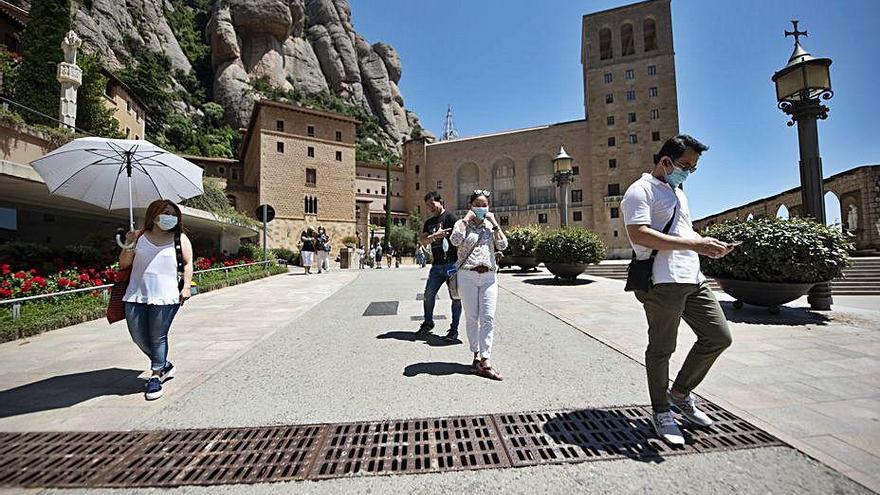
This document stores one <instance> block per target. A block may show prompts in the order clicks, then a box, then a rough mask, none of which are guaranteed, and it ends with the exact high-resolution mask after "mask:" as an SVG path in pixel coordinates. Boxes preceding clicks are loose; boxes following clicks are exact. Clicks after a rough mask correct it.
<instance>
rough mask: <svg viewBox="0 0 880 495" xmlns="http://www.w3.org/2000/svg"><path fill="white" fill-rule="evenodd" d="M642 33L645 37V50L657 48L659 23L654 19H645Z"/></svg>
mask: <svg viewBox="0 0 880 495" xmlns="http://www.w3.org/2000/svg"><path fill="white" fill-rule="evenodd" d="M642 35H643V36H644V39H645V51H646V52H650V51H651V50H656V49H657V23H656V22H655V21H654V19H645V22H643V23H642Z"/></svg>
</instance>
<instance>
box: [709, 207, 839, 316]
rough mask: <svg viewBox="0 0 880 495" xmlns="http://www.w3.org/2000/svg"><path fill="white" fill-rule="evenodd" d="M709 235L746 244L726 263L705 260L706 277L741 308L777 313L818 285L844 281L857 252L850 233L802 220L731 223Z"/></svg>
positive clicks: (720, 226)
mask: <svg viewBox="0 0 880 495" xmlns="http://www.w3.org/2000/svg"><path fill="white" fill-rule="evenodd" d="M703 235H704V236H708V237H714V238H716V239H718V240H720V241H723V242H742V244H741V245H739V246H737V247H735V248H734V249H733V251H732V252H731V253H730V254H728V255H727V256H725V257H723V258H720V259H710V258H705V257H703V258H701V261H702V268H703V273H705V274H706V275H708V276H710V277H713V278H715V280H717V281H718V283H719V284H720V285H721V288H722V289H724V292H727V293H728V294H730V295H731V296H733V297H734V298H736V302H734V307H735V308H737V309H738V308H741V307H742V305H743V303H748V304H752V305H755V306H766V307H768V308H770V312H771V313H774V314H775V313H778V312H779V306H780V305H781V304H785V303H788V302H791V301H794V300H795V299H797V298H799V297H801V296H803V295H804V294H806V293H807V292H809V290H810V288H812V287H813V285H815V284H817V283H819V282H828V281H830V280H832V279H834V278H837V277H839V276H840V275H841V273H842V272H843V269H844V268H846V267H848V266H849V265H850V260H849V253H850V252H851V251H852V250H853V249H854V247H853V244H852V241H851V240H850V237H851V236H850V234H849V233H845V232H843V231H841V230H839V229H837V228H834V227H829V226H827V225H822V224H820V223H817V222H815V221H813V220H811V219H802V218H792V219H788V220H786V219H781V218H762V219H758V220H744V221H734V222H725V223H722V224H717V225H712V226H710V227H708V228H707V229H705V230H704V231H703Z"/></svg>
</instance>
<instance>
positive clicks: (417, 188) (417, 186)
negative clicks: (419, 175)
mask: <svg viewBox="0 0 880 495" xmlns="http://www.w3.org/2000/svg"><path fill="white" fill-rule="evenodd" d="M418 190H419V183H418V182H416V191H418Z"/></svg>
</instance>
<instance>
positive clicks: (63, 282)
mask: <svg viewBox="0 0 880 495" xmlns="http://www.w3.org/2000/svg"><path fill="white" fill-rule="evenodd" d="M68 285H71V282H70V280H67V279H66V278H64V277H62V278H59V279H58V287H67V286H68Z"/></svg>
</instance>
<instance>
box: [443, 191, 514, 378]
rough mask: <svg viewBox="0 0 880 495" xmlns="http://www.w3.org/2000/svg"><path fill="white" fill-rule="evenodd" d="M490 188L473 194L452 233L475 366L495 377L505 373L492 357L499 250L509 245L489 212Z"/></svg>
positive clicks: (476, 368) (487, 376)
mask: <svg viewBox="0 0 880 495" xmlns="http://www.w3.org/2000/svg"><path fill="white" fill-rule="evenodd" d="M489 194H490V193H489V191H484V190H477V191H474V193H473V194H471V196H470V198H469V200H468V203H469V204H470V210H468V212H467V214H466V215H465V216H464V218H463V219H461V220H459V221H458V222H456V223H455V228H453V229H452V234H451V235H450V236H449V240H450V242H452V245H453V246H456V247H457V248H458V259H459V263H460V264H461V266H460V267H459V271H458V293H459V295H460V296H461V304H462V307H463V308H464V314H465V320H466V322H467V323H466V324H467V335H468V343H469V344H470V347H471V352H473V353H474V362H473V364H472V365H471V370H472V371H473V372H474V373H476V374H478V375H480V376H484V377H486V378H490V379H492V380H501V379H502V378H501V374H500V373H498V371H496V370H495V368H493V367H492V364H491V363H490V362H489V357H490V354H491V352H492V338H493V336H494V332H495V304H496V302H497V300H498V281H497V279H496V278H495V272H496V271H497V269H498V265H497V263H496V261H495V251H503V250H504V249H506V248H507V237H505V235H504V232H502V230H501V227H500V226H499V225H498V222H497V221H496V219H495V215H493V214H492V213H490V212H489ZM462 260H463V261H462Z"/></svg>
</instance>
